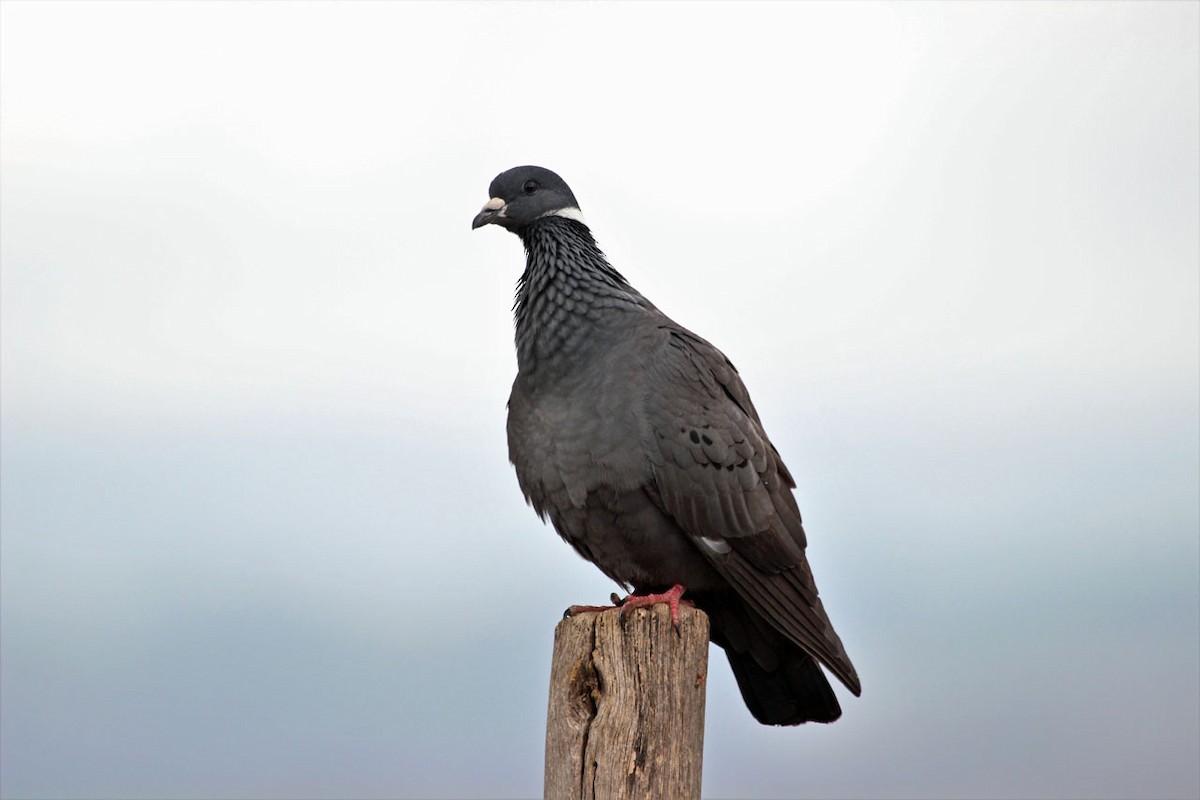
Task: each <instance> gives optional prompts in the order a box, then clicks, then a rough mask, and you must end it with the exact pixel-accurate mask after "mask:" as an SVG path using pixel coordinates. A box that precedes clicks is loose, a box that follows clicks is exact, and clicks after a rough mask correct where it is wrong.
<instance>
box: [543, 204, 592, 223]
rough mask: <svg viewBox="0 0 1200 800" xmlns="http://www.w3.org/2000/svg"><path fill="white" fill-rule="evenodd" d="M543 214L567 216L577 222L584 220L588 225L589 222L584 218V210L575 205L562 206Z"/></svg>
mask: <svg viewBox="0 0 1200 800" xmlns="http://www.w3.org/2000/svg"><path fill="white" fill-rule="evenodd" d="M542 216H543V217H566V218H567V219H573V220H575V221H576V222H583V224H584V225H587V222H585V221H584V219H583V212H582V211H580V210H579V209H578V208H576V207H575V206H571V207H569V208H560V209H558V210H557V211H547V212H546V213H545V214H542Z"/></svg>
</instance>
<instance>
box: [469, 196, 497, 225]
mask: <svg viewBox="0 0 1200 800" xmlns="http://www.w3.org/2000/svg"><path fill="white" fill-rule="evenodd" d="M503 216H504V200H503V199H502V198H499V197H493V198H492V199H491V200H488V201H487V202H486V203H484V204H483V209H482V210H481V211H480V212H479V213H478V214H476V215H475V219H474V220H473V221H472V222H471V230H475V229H476V228H482V227H483V226H484V225H487V224H488V223H490V222H495V221H496V220H497V219H500V218H502V217H503Z"/></svg>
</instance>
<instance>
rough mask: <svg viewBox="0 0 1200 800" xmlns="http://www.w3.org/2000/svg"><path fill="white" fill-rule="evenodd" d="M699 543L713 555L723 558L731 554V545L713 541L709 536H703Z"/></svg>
mask: <svg viewBox="0 0 1200 800" xmlns="http://www.w3.org/2000/svg"><path fill="white" fill-rule="evenodd" d="M697 541H698V542H700V545H701V546H702V547H703V548H704V549H705V550H707V551H708V552H710V553H712V554H713V555H716V556H723V555H725V554H726V553H728V552H729V544H728V543H727V542H724V541H722V540H721V539H712V538H710V537H708V536H701V537H700V538H699V539H697Z"/></svg>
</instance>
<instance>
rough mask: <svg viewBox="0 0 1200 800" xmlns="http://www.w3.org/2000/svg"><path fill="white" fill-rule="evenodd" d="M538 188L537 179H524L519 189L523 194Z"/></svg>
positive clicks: (530, 192)
mask: <svg viewBox="0 0 1200 800" xmlns="http://www.w3.org/2000/svg"><path fill="white" fill-rule="evenodd" d="M539 188H540V187H539V184H538V182H537V181H525V185H524V186H522V187H521V191H523V192H524V193H525V194H533V193H534V192H536V191H537V190H538V189H539Z"/></svg>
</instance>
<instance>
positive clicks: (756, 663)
mask: <svg viewBox="0 0 1200 800" xmlns="http://www.w3.org/2000/svg"><path fill="white" fill-rule="evenodd" d="M697 605H698V606H700V607H701V608H702V609H703V610H704V611H705V612H706V613H707V614H708V615H709V620H710V623H711V625H712V634H711V638H712V641H713V643H715V644H716V645H718V646H720V647H721V648H722V649H723V650H724V651H725V655H726V656H727V657H728V658H729V666H730V667H732V668H733V675H734V677H735V678H736V679H737V684H738V688H739V689H741V692H742V698H743V699H744V700H745V702H746V707H747V708H749V709H750V713H751V714H753V715H754V718H755V719H756V720H758V721H759V722H761V723H762V724H764V725H801V724H803V723H805V722H833V721H834V720H835V719H837V718H838V717H840V716H841V715H842V708H841V706H840V705H839V704H838V701H837V696H836V695H834V693H833V689H832V687H830V685H829V680H828V679H827V678H826V677H825V673H824V672H822V670H821V667H820V666H819V665H818V664H817V662H816V660H815V659H814V658H813V657H812V656H810V655H809V654H808V653H806V652H805V651H804V650H803V649H801V648H800V647H799V646H798V645H796V644H795V643H793V642H791V641H790V640H788V639H787V638H785V637H784V636H783V635H782V634H780V633H779V632H778V631H776V630H775V629H774V628H772V627H771V625H770V624H769V623H768V622H767V621H766V620H763V619H761V618H759V617H758V615H757V614H756V613H755V612H754V611H753V610H751V609H749V608H747V607H746V606H745V605H744V604H743V603H742V602H741V600H740V598H738V597H736V596H730V595H726V596H723V597H720V598H719V599H713V600H710V601H709V602H707V603H705V602H697Z"/></svg>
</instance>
